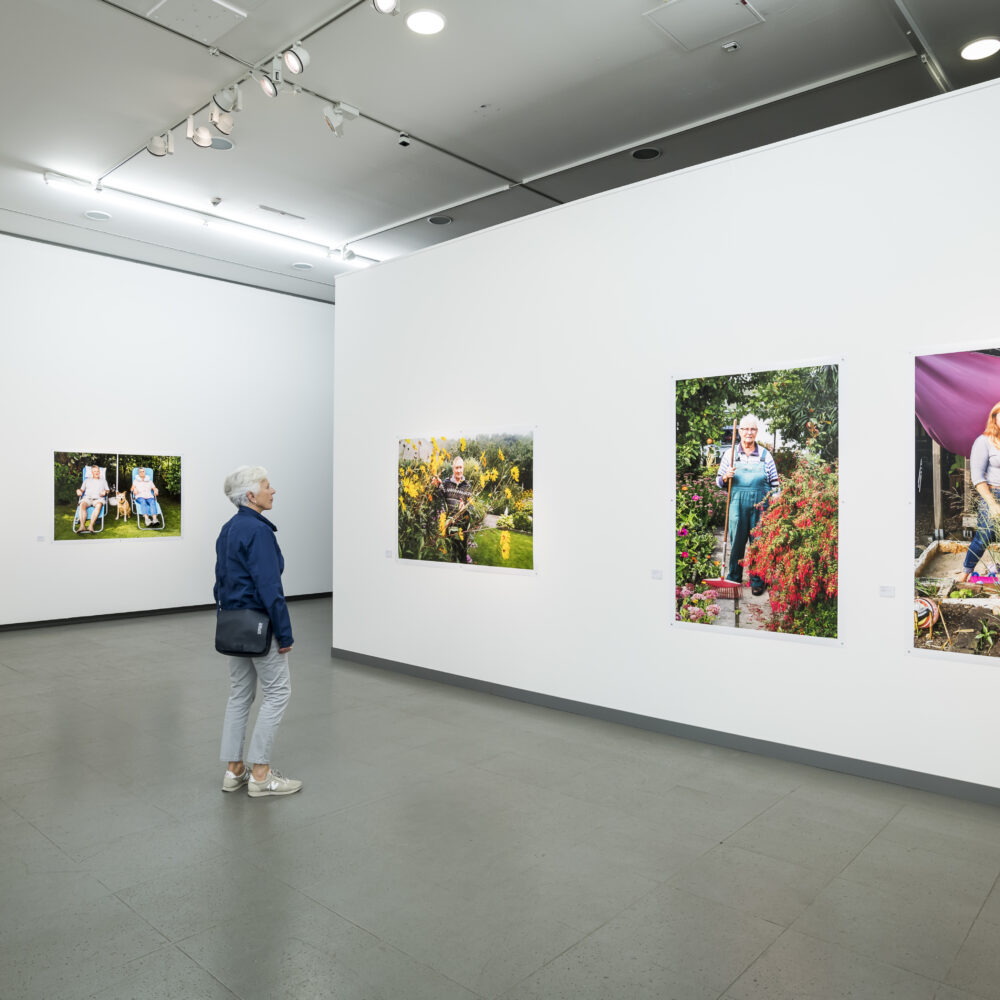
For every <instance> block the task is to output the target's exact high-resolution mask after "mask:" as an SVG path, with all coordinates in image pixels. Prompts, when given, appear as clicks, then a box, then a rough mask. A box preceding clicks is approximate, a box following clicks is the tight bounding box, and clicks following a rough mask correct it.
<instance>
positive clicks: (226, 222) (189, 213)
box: [42, 171, 330, 258]
mask: <svg viewBox="0 0 1000 1000" xmlns="http://www.w3.org/2000/svg"><path fill="white" fill-rule="evenodd" d="M42 176H43V178H44V180H45V183H46V184H48V185H50V186H53V187H58V188H61V189H64V190H68V191H72V192H74V193H75V194H77V195H87V196H89V197H94V196H98V197H100V198H101V199H102V200H105V199H106V200H109V201H113V202H115V203H117V204H120V205H122V206H125V207H129V208H138V209H141V211H142V212H144V213H145V214H148V215H154V216H157V217H159V218H164V219H169V220H171V221H174V222H188V223H191V224H194V225H199V226H206V227H208V228H210V229H214V230H215V231H216V232H218V233H220V234H221V233H229V235H231V236H235V237H238V238H239V239H243V240H246V241H247V242H250V243H258V244H262V245H265V246H270V247H272V248H275V249H279V248H280V249H281V250H283V251H285V252H289V253H290V252H291V251H292V250H294V251H295V253H296V255H299V256H301V254H302V253H303V252H305V253H307V254H308V255H309V256H313V257H319V258H326V257H328V256H329V255H330V248H329V246H327V245H326V244H322V243H315V242H313V241H311V240H303V239H300V238H299V237H297V236H286V235H285V234H284V233H276V232H273V231H272V230H270V229H260V228H258V227H257V226H250V225H247V224H246V223H245V222H237V221H235V220H234V219H224V218H222V217H221V216H218V215H209V214H208V213H206V212H199V211H197V210H195V209H193V208H185V207H184V206H183V205H175V204H174V203H173V202H170V201H160V200H158V199H156V198H148V197H146V196H145V195H141V194H133V193H132V192H130V191H120V190H118V189H117V188H107V187H102V188H95V187H94V186H93V185H92V184H90V183H88V182H87V181H84V180H80V179H79V178H77V177H67V176H66V175H65V174H56V173H52V172H50V171H46V172H45V173H44V174H43V175H42Z"/></svg>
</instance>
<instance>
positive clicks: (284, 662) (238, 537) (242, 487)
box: [215, 465, 302, 797]
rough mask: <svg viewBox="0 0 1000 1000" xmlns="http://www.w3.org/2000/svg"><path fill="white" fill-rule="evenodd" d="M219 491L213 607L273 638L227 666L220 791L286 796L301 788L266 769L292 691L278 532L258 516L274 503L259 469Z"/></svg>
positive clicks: (239, 474) (235, 476)
mask: <svg viewBox="0 0 1000 1000" xmlns="http://www.w3.org/2000/svg"><path fill="white" fill-rule="evenodd" d="M224 489H225V491H226V496H227V497H229V499H230V500H231V501H232V502H233V503H234V504H235V505H236V508H237V510H236V514H235V515H234V516H233V517H232V518H230V520H228V521H227V522H226V523H225V524H224V525H223V526H222V531H221V532H219V539H218V541H217V542H216V543H215V556H216V560H215V604H216V607H219V608H255V609H257V610H260V611H264V612H266V613H267V615H268V617H269V618H270V619H271V627H272V629H273V635H274V638H273V639H272V640H271V648H270V649H269V650H268V651H267V653H265V654H264V655H263V656H254V657H243V656H232V657H230V658H229V676H230V679H231V681H232V688H231V690H230V694H229V702H228V704H227V705H226V715H225V720H224V721H223V725H222V760H224V761H225V762H226V764H227V765H228V770H227V771H226V774H225V777H224V778H223V780H222V790H223V791H224V792H235V791H237V790H239V789H240V788H242V787H243V786H244V785H246V786H247V791H248V793H249V794H250V795H251V796H252V797H257V796H261V795H291V794H292V793H293V792H297V791H298V790H299V789H300V788H301V787H302V782H301V781H293V780H292V779H291V778H286V777H284V776H282V775H281V774H279V773H278V772H277V771H275V770H274V769H273V768H272V767H271V748H272V746H273V745H274V737H275V735H276V734H277V732H278V723H279V722H281V716H282V715H283V714H284V711H285V707H286V706H287V705H288V698H289V695H290V694H291V690H292V686H291V678H290V676H289V672H288V651H289V650H290V649H291V648H292V642H293V641H294V640H293V638H292V623H291V620H290V619H289V617H288V607H287V606H286V604H285V595H284V593H283V591H282V589H281V574H282V572H283V571H284V568H285V560H284V559H283V558H282V556H281V549H279V548H278V541H277V539H276V538H275V537H274V533H275V532H276V531H277V530H278V529H277V528H276V527H275V526H274V525H273V524H272V523H271V522H270V521H269V520H268V519H267V518H266V517H264V511H265V510H270V509H271V507H272V505H273V503H274V494H275V490H274V487H273V486H271V484H270V483H269V482H268V478H267V469H265V468H262V467H261V466H259V465H254V466H251V465H242V466H240V468H238V469H236V470H235V471H234V472H231V473H230V474H229V475H228V476H226V482H225V486H224ZM258 681H259V682H260V690H261V694H262V695H263V698H264V701H263V704H262V705H261V706H260V711H259V712H258V713H257V722H256V725H255V726H254V730H253V737H252V738H251V740H250V752H249V753H248V754H247V758H246V763H244V760H243V742H244V739H245V737H246V730H247V721H248V719H249V718H250V706H251V705H252V704H253V700H254V695H255V694H256V688H257V682H258Z"/></svg>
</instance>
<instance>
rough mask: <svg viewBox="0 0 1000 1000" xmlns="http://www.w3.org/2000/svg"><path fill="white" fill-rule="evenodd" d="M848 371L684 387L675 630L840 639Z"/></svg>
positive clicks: (751, 375)
mask: <svg viewBox="0 0 1000 1000" xmlns="http://www.w3.org/2000/svg"><path fill="white" fill-rule="evenodd" d="M838 397H839V370H838V367H837V365H815V366H811V367H804V368H788V369H779V370H774V371H762V372H746V373H742V374H733V375H720V376H712V377H708V378H690V379H683V380H678V381H677V383H676V415H677V438H676V441H677V459H676V463H677V464H676V523H675V526H674V530H675V538H676V543H675V544H676V550H675V552H676V558H675V565H676V575H675V591H674V596H675V620H676V621H681V622H693V623H697V624H700V625H715V626H729V627H734V628H742V629H755V630H761V631H769V632H783V633H792V634H795V635H806V636H817V637H825V638H834V637H836V635H837V552H838V550H837V544H838V538H837V527H838V526H837V521H838V460H839V421H838Z"/></svg>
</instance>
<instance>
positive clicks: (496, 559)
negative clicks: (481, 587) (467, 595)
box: [469, 528, 535, 569]
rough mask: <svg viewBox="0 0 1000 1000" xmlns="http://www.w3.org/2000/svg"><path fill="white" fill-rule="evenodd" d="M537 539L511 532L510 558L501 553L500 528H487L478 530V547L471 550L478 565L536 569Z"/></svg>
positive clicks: (470, 552) (473, 559)
mask: <svg viewBox="0 0 1000 1000" xmlns="http://www.w3.org/2000/svg"><path fill="white" fill-rule="evenodd" d="M534 549H535V540H534V538H533V537H532V536H531V535H524V534H521V533H520V532H517V531H512V532H511V533H510V558H509V559H504V558H503V557H502V556H501V555H500V529H499V528H486V529H485V530H483V531H477V532H476V547H475V548H474V549H471V550H470V551H469V555H471V556H472V561H473V562H474V563H475V564H476V565H477V566H505V567H507V568H508V569H534V567H535V561H534V559H535V556H534Z"/></svg>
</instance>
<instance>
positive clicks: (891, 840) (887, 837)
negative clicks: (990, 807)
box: [865, 828, 1000, 877]
mask: <svg viewBox="0 0 1000 1000" xmlns="http://www.w3.org/2000/svg"><path fill="white" fill-rule="evenodd" d="M878 836H879V837H883V839H884V840H886V841H887V842H888V843H890V844H896V845H897V846H899V847H904V848H906V849H907V850H913V851H924V852H925V853H927V854H935V855H937V856H938V857H940V858H947V859H948V860H950V861H961V862H965V863H967V864H981V863H984V861H985V859H982V858H969V857H964V856H962V855H959V854H953V853H951V852H945V851H943V850H938V849H936V848H933V847H920V846H915V845H914V846H911V845H910V844H909V843H907V842H906V841H904V840H896V839H894V838H893V837H892V836H891V835H889V834H887V833H886V831H885V829H884V828H883V829H882V830H880V831H879V833H878ZM942 836H952V835H951V834H943V835H942ZM997 836H998V838H1000V828H998V829H997ZM956 839H958V840H964V841H966V842H968V843H970V844H973V845H975V844H982V845H983V846H984V847H985V846H994V845H993V844H990V842H989V841H986V840H982V841H979V840H972V839H971V838H969V837H957V838H956ZM865 846H867V845H865ZM996 851H997V856H996V860H995V861H994V860H993V859H989V864H991V865H992V866H993V867H994V868H996V870H997V875H998V877H1000V848H996Z"/></svg>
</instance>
